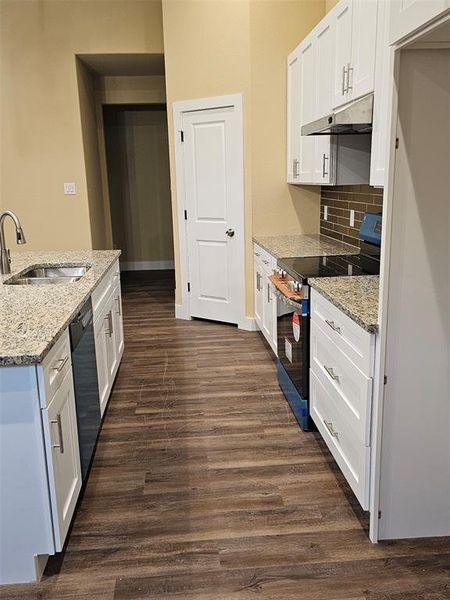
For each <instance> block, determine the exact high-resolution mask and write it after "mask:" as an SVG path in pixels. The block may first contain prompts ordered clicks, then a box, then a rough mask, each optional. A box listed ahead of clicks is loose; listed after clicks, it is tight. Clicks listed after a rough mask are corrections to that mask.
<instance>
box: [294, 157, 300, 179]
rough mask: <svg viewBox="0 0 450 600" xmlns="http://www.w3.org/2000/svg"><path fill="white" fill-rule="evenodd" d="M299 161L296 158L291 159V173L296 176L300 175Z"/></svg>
mask: <svg viewBox="0 0 450 600" xmlns="http://www.w3.org/2000/svg"><path fill="white" fill-rule="evenodd" d="M299 167H300V161H299V160H298V158H294V160H293V161H292V175H293V176H294V177H295V178H297V177H299V176H300V168H299Z"/></svg>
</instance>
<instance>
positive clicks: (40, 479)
mask: <svg viewBox="0 0 450 600" xmlns="http://www.w3.org/2000/svg"><path fill="white" fill-rule="evenodd" d="M91 298H92V305H93V312H94V332H95V349H96V362H97V375H98V381H99V401H100V411H101V414H102V415H103V414H104V411H105V409H106V405H107V402H108V400H109V396H110V393H111V389H112V386H113V383H114V378H115V376H116V373H117V370H118V367H119V364H120V360H121V357H122V354H123V348H124V341H123V324H122V300H121V294H120V277H119V265H118V261H117V262H116V263H114V264H113V266H112V267H111V268H110V269H109V270H108V271H107V272H106V273H105V275H104V276H103V277H102V279H101V281H100V283H99V284H98V285H97V287H96V288H95V289H94V291H93V293H92V296H91ZM0 481H1V485H0V532H1V535H0V584H12V583H26V582H32V581H37V580H39V579H40V577H41V575H42V572H43V570H44V568H45V564H46V562H47V559H48V557H49V556H50V555H52V554H55V553H56V552H59V551H61V550H62V548H63V546H64V543H65V540H66V536H67V532H68V530H69V527H70V523H71V521H72V518H73V514H74V511H75V508H76V505H77V501H78V498H79V494H80V490H81V488H82V476H81V466H80V449H79V441H78V427H77V413H76V403H75V392H74V384H73V376H72V360H71V351H70V339H69V331H68V329H66V330H65V331H64V332H63V333H62V334H61V335H60V337H59V339H58V341H57V342H56V343H55V345H54V346H53V348H52V349H51V350H50V352H49V353H48V354H47V356H46V357H45V359H44V360H43V362H42V363H40V364H37V365H27V366H12V367H0Z"/></svg>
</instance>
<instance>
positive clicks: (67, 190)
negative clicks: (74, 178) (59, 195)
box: [64, 183, 77, 196]
mask: <svg viewBox="0 0 450 600" xmlns="http://www.w3.org/2000/svg"><path fill="white" fill-rule="evenodd" d="M76 193H77V189H76V187H75V184H74V183H65V184H64V194H65V195H69V196H70V195H73V194H76Z"/></svg>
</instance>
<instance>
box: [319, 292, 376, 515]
mask: <svg viewBox="0 0 450 600" xmlns="http://www.w3.org/2000/svg"><path fill="white" fill-rule="evenodd" d="M374 349H375V335H374V334H370V333H368V332H367V331H365V330H364V329H362V328H361V327H360V326H359V325H357V324H356V323H355V322H354V321H352V320H351V319H350V318H349V317H347V315H345V314H344V313H343V312H342V311H340V310H339V309H338V308H336V307H335V306H334V305H333V304H331V303H330V302H329V301H328V300H326V299H325V298H324V297H323V296H321V295H320V294H319V293H318V292H316V291H315V290H312V293H311V382H310V404H311V416H312V418H313V420H314V422H315V424H316V426H317V428H318V429H319V431H320V433H321V434H322V437H323V439H324V440H325V442H326V444H327V446H328V448H329V449H330V451H331V453H332V454H333V456H334V458H335V460H336V462H337V463H338V465H339V467H340V468H341V470H342V472H343V473H344V475H345V477H346V479H347V481H348V483H349V484H350V486H351V488H352V489H353V491H354V493H355V495H356V497H357V498H358V500H359V502H360V504H361V506H362V507H363V509H364V510H367V509H368V506H369V472H370V442H371V440H370V428H371V411H372V384H373V379H372V378H373V369H374Z"/></svg>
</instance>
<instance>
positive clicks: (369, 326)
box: [309, 281, 379, 334]
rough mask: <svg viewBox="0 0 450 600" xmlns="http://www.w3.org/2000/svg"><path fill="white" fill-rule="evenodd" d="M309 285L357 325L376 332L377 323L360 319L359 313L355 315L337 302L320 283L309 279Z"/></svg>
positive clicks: (369, 331) (370, 331)
mask: <svg viewBox="0 0 450 600" xmlns="http://www.w3.org/2000/svg"><path fill="white" fill-rule="evenodd" d="M309 285H310V286H311V287H312V288H313V289H315V290H316V291H317V292H318V293H319V294H320V295H321V296H323V297H324V298H326V299H327V300H328V301H329V302H331V304H333V305H334V306H336V307H337V308H339V310H342V312H343V313H344V314H345V315H347V316H348V317H349V318H350V319H352V321H354V322H355V323H356V324H357V325H359V326H360V327H362V328H363V329H364V330H365V331H367V332H368V333H375V334H376V333H378V329H379V325H378V323H376V324H374V323H367V322H366V321H364V320H363V319H361V317H360V316H359V315H357V314H356V313H355V312H353V311H351V310H350V309H349V308H348V307H347V306H345V305H344V304H342V303H341V302H339V300H337V299H336V297H335V296H333V294H330V293H328V292H327V291H325V290H324V289H323V288H322V287H321V286H320V283H316V282H315V281H309Z"/></svg>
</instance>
